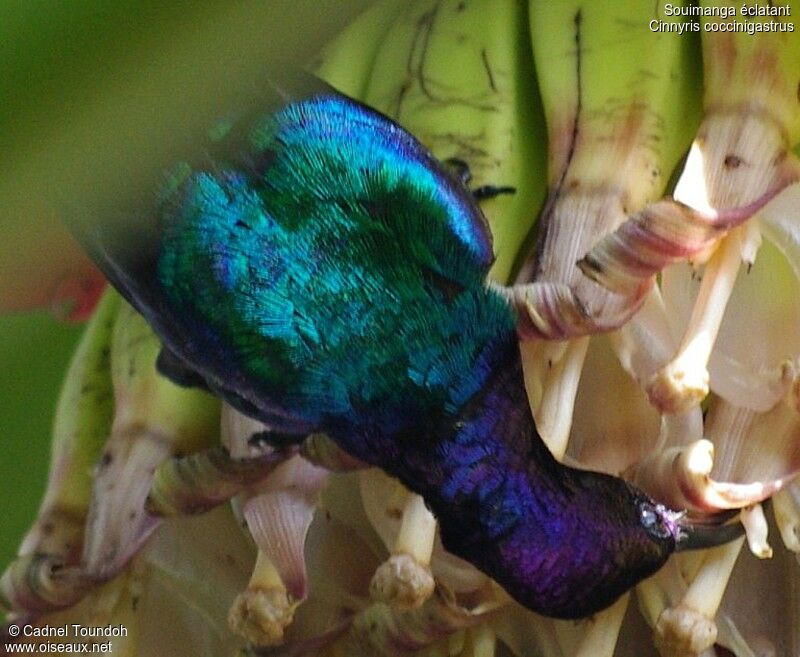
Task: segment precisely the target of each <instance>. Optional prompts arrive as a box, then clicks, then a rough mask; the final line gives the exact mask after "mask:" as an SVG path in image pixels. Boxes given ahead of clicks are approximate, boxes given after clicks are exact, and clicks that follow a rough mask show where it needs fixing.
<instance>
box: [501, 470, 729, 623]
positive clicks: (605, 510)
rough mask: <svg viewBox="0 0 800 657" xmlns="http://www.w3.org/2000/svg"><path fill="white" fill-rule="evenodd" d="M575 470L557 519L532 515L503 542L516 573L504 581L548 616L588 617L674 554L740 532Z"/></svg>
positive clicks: (620, 482)
mask: <svg viewBox="0 0 800 657" xmlns="http://www.w3.org/2000/svg"><path fill="white" fill-rule="evenodd" d="M572 472H573V473H574V475H575V477H574V483H573V485H572V486H570V487H569V489H568V490H567V492H566V493H565V494H564V496H563V497H562V496H561V495H558V497H560V498H561V499H560V500H558V501H556V500H555V499H554V500H551V502H552V503H553V504H555V505H561V504H563V506H561V508H560V509H559V513H558V518H559V519H558V521H555V522H554V521H552V520H551V521H550V522H549V523H548V524H547V525H543V524H542V523H540V522H539V519H537V518H535V517H534V518H531V522H530V524H529V525H528V528H527V531H526V529H525V528H524V525H525V524H527V523H525V522H523V523H522V524H521V525H520V527H519V529H518V531H517V532H515V534H516V536H515V537H514V538H512V539H510V540H508V541H506V544H505V546H504V552H505V554H504V558H505V560H507V562H514V566H513V569H512V571H513V572H514V573H515V575H514V577H513V578H512V581H507V582H504V586H505V587H506V588H507V590H508V591H509V593H511V595H512V596H513V597H515V598H516V599H517V600H518V601H520V602H521V603H522V604H524V605H526V606H528V607H530V608H531V609H534V610H535V611H538V612H540V613H542V614H545V615H548V616H554V617H557V618H583V617H585V616H590V615H592V614H594V613H596V612H598V611H600V610H602V609H604V608H605V607H608V606H609V605H611V604H612V603H613V602H614V601H615V600H616V599H617V598H618V597H619V596H620V595H622V594H623V593H624V592H625V591H627V590H629V589H630V588H632V587H633V586H634V585H636V584H637V583H638V582H640V581H641V580H643V579H645V578H647V577H649V576H650V575H652V574H653V573H655V572H656V571H657V570H658V569H659V568H661V566H663V565H664V563H665V562H666V561H667V559H668V558H669V556H670V555H671V554H672V553H674V552H676V551H682V550H690V549H700V548H709V547H714V546H716V545H721V544H723V543H726V542H728V541H730V540H733V539H734V538H736V537H738V536H740V535H741V534H742V531H743V530H742V527H741V525H740V524H738V523H736V524H733V525H723V524H713V521H712V522H711V523H707V522H703V523H700V522H698V521H693V520H691V519H690V518H689V517H688V516H687V515H686V514H685V513H684V512H680V511H673V510H671V509H668V508H667V507H665V506H663V505H661V504H658V503H656V502H654V501H653V500H652V499H651V498H650V497H648V496H647V495H646V494H645V493H643V492H642V491H640V490H639V489H637V488H635V487H634V486H631V485H630V484H628V483H627V482H625V481H624V480H622V479H619V478H617V477H611V476H609V475H605V474H601V473H597V472H585V471H577V470H573V471H572ZM550 510H551V511H552V510H554V508H552V507H551V509H550ZM555 517H556V516H555V515H554V516H551V518H555ZM717 522H719V519H717ZM534 535H536V537H535V538H534Z"/></svg>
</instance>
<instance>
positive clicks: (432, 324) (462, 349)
mask: <svg viewBox="0 0 800 657" xmlns="http://www.w3.org/2000/svg"><path fill="white" fill-rule="evenodd" d="M300 80H301V82H300V83H295V84H294V85H293V88H292V90H291V92H288V91H287V90H286V89H287V87H286V86H274V85H272V84H271V83H270V84H265V85H264V86H265V89H266V90H267V92H268V93H265V95H263V96H262V97H261V98H259V99H257V100H256V101H254V102H253V103H252V104H251V105H250V106H249V107H247V108H245V110H244V111H242V112H240V113H239V115H238V116H235V115H232V116H231V118H230V119H229V120H227V121H225V122H222V123H221V124H220V125H218V126H217V128H215V130H214V131H213V135H214V138H213V139H211V140H210V141H207V140H203V145H202V146H196V147H194V148H193V149H191V150H193V151H194V152H193V154H192V155H191V157H190V158H189V159H185V160H183V161H178V162H177V163H174V164H173V165H172V166H171V167H170V170H169V173H168V174H167V175H166V176H165V177H164V178H163V179H162V182H161V184H160V189H159V191H158V193H157V194H151V195H148V194H144V195H143V196H142V195H141V194H139V195H136V194H134V196H136V198H137V200H136V201H131V200H127V199H121V200H120V202H119V204H118V205H117V206H115V207H108V208H97V209H94V210H93V211H91V212H87V213H84V214H83V219H82V220H80V221H75V222H73V225H74V227H75V231H76V234H77V235H78V236H79V238H80V239H81V241H82V242H83V243H84V245H85V246H86V247H87V249H88V250H89V251H90V253H91V254H92V255H93V257H94V258H95V260H96V262H97V263H98V264H99V265H100V266H101V268H102V269H103V270H104V272H105V273H106V275H107V276H108V278H109V279H110V280H111V282H112V283H113V284H114V286H115V287H117V288H118V289H119V290H120V292H122V294H123V295H124V296H125V297H126V298H127V299H128V300H129V301H130V302H131V303H132V304H133V305H134V306H135V307H136V308H137V309H138V310H139V311H140V312H141V313H142V314H143V315H144V316H145V317H146V318H147V319H148V320H149V321H150V323H151V324H152V325H153V327H154V329H155V330H156V332H157V333H158V334H159V336H160V337H161V339H162V341H163V343H164V349H165V350H164V352H163V355H162V358H161V366H162V369H163V370H164V371H165V372H166V373H167V374H168V375H169V376H171V377H172V378H173V379H175V380H177V381H178V382H182V383H189V384H202V385H205V386H206V387H208V388H209V389H211V390H212V391H214V392H215V393H217V394H218V395H219V396H221V397H222V398H224V399H225V400H226V401H227V402H229V403H231V404H232V405H234V406H235V407H237V408H238V409H239V410H241V411H243V412H244V413H246V414H248V415H250V416H252V417H255V418H257V419H259V420H261V421H262V422H264V423H265V424H267V425H268V426H269V427H270V428H271V429H272V430H273V431H274V432H275V433H276V434H279V435H280V436H281V437H282V440H286V437H287V436H289V437H293V436H294V437H296V438H297V440H300V439H302V437H303V436H305V435H306V434H307V433H309V432H312V431H324V432H325V433H327V434H328V435H330V436H331V437H332V438H333V440H335V441H336V442H337V443H338V445H339V446H340V447H342V448H343V449H344V450H345V451H347V452H349V453H350V454H352V455H353V456H355V457H357V458H359V459H361V460H363V461H365V462H367V463H370V464H373V465H376V466H379V467H381V468H383V469H384V470H385V471H387V472H389V473H390V474H392V475H394V476H396V477H398V478H399V479H400V480H401V481H402V482H403V483H404V484H405V485H406V486H407V487H408V488H410V489H411V490H413V491H416V492H418V493H420V494H421V495H422V496H423V497H424V498H425V500H426V502H427V503H428V505H429V506H430V508H431V509H432V511H433V513H434V514H435V515H436V517H437V518H438V520H439V523H440V527H441V535H442V539H443V541H444V544H445V546H446V547H447V548H448V549H449V550H450V551H451V552H453V553H455V554H457V555H459V556H461V557H463V558H465V559H467V560H469V561H470V562H472V563H473V564H474V565H475V566H477V567H478V568H480V569H481V570H483V571H484V572H486V573H487V574H489V575H490V576H491V577H493V578H494V579H496V580H497V581H498V582H499V583H500V584H501V585H503V586H504V587H505V588H506V589H507V590H508V592H509V593H510V594H511V595H512V596H513V597H515V598H516V599H517V600H518V601H520V602H521V603H522V604H524V605H526V606H528V607H529V608H531V609H533V610H535V611H538V612H540V613H543V614H547V615H551V616H557V617H564V618H575V617H580V616H585V615H588V614H591V613H593V612H595V611H597V610H599V609H602V608H603V607H605V606H607V605H609V604H611V602H613V601H614V599H616V598H617V597H618V596H619V595H620V594H621V593H623V592H624V591H625V590H627V589H628V588H630V587H631V586H633V585H634V584H635V583H636V582H638V581H639V580H640V579H642V578H643V577H646V576H648V575H650V574H651V573H653V572H654V571H655V570H656V569H658V568H659V567H660V566H661V565H662V564H663V563H664V562H665V561H666V559H667V557H668V556H669V555H670V554H671V553H672V552H673V551H675V550H676V549H677V548H679V547H683V546H690V545H692V544H693V541H694V540H695V539H696V538H697V536H698V535H699V534H700V532H698V531H696V530H695V528H693V527H691V526H689V524H688V523H687V522H685V520H681V519H680V514H678V513H674V512H672V511H669V510H667V509H665V508H664V507H662V506H659V505H657V504H655V503H654V502H653V501H652V500H650V499H649V498H648V497H647V496H646V495H645V494H644V493H642V492H640V491H639V490H637V489H635V488H633V487H632V486H630V485H629V484H627V483H625V482H624V481H623V480H621V479H618V478H615V477H611V476H608V475H604V474H599V473H594V472H585V471H580V470H575V469H572V468H569V467H566V466H564V465H562V464H560V463H558V462H557V461H556V460H555V459H554V458H553V457H552V456H551V454H550V453H549V451H548V450H547V448H546V446H545V445H544V444H543V442H542V440H541V438H540V437H539V435H538V434H537V432H536V428H535V425H534V421H533V417H532V416H531V413H530V409H529V407H528V400H527V396H526V394H525V389H524V385H523V378H522V371H521V364H520V355H519V350H518V345H517V336H516V316H515V311H514V310H513V309H512V307H511V306H509V304H508V303H507V301H506V299H505V298H504V297H503V295H501V294H499V293H498V292H497V291H495V290H493V289H492V288H491V287H489V286H487V284H486V278H485V277H486V274H487V271H488V269H489V266H490V264H491V263H492V259H493V255H492V246H491V236H490V233H489V230H488V228H487V224H486V222H485V219H484V217H483V215H482V214H481V211H480V210H479V208H478V207H477V205H476V204H475V202H474V200H473V198H472V196H471V195H470V193H469V192H468V191H467V190H466V189H464V187H463V186H462V185H461V184H460V182H459V181H457V180H456V179H454V178H452V177H451V176H450V175H449V173H448V171H447V170H446V169H445V168H444V167H443V166H441V165H440V164H439V163H438V162H437V161H436V160H435V159H434V158H433V157H432V156H431V155H430V154H429V153H428V152H427V151H426V150H425V149H424V148H423V147H422V146H421V145H420V144H419V143H418V142H417V141H416V140H415V139H414V138H413V137H411V136H410V135H409V134H408V133H406V132H405V131H403V130H402V129H401V128H400V127H399V126H397V125H396V124H394V123H393V122H392V121H391V120H389V119H387V118H386V117H385V116H383V115H381V114H379V113H377V112H375V111H373V110H371V109H369V108H367V107H365V106H363V105H361V104H359V103H357V102H354V101H352V100H350V99H348V98H346V97H344V96H342V95H340V94H338V93H336V92H334V91H333V90H331V89H329V88H328V87H326V86H324V85H323V84H321V83H319V82H318V81H316V80H314V79H306V78H300ZM142 198H143V199H145V200H144V201H142V200H141V199H142ZM732 531H735V530H731V528H729V527H724V528H718V529H717V530H716V531H715V532H714V533H713V536H712V537H711V541H710V542H719V541H723V540H727V539H729V538H730V537H731V533H732Z"/></svg>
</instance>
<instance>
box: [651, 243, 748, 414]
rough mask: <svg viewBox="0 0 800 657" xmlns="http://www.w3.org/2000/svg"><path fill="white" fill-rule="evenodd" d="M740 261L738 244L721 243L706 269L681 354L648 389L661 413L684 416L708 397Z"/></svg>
mask: <svg viewBox="0 0 800 657" xmlns="http://www.w3.org/2000/svg"><path fill="white" fill-rule="evenodd" d="M740 260H741V255H740V248H739V240H738V237H737V236H735V235H733V234H732V235H730V236H728V237H726V238H725V239H724V240H722V242H721V244H720V245H719V248H718V249H717V251H716V253H714V255H713V256H712V257H711V260H709V262H708V264H707V265H706V269H705V273H704V275H703V282H702V283H701V285H700V291H699V293H698V295H697V300H696V302H695V305H694V309H693V310H692V315H691V318H690V320H689V326H688V328H687V329H686V333H685V335H684V337H683V341H682V342H681V345H680V347H679V348H678V353H677V354H676V356H675V357H674V358H673V359H672V361H671V362H670V363H668V364H667V365H666V366H664V367H663V368H662V369H661V370H659V371H658V372H656V374H655V375H653V377H652V378H651V379H650V382H649V383H648V386H647V393H648V395H649V397H650V401H651V402H652V403H653V405H654V406H656V408H658V409H659V410H660V411H661V412H662V413H670V414H672V413H684V412H687V411H689V410H690V409H691V408H692V407H693V406H695V405H696V404H699V403H700V402H701V401H702V400H703V398H704V397H705V396H706V395H707V394H708V369H707V367H708V359H709V358H710V356H711V350H712V348H713V347H714V343H715V341H716V339H717V334H718V333H719V329H720V325H721V324H722V318H723V316H724V314H725V308H726V306H727V304H728V300H729V299H730V296H731V293H732V292H733V285H734V283H735V281H736V275H737V274H738V272H739V263H740Z"/></svg>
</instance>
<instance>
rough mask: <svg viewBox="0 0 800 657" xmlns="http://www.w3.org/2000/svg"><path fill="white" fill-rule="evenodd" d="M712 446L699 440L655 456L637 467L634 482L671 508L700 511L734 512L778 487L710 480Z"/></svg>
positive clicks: (712, 455) (756, 483)
mask: <svg viewBox="0 0 800 657" xmlns="http://www.w3.org/2000/svg"><path fill="white" fill-rule="evenodd" d="M713 465H714V445H713V444H712V443H711V442H710V441H708V440H705V439H703V440H698V441H696V442H694V443H691V444H690V445H687V446H685V447H672V448H670V449H666V450H663V451H662V452H659V453H656V454H654V455H652V456H650V457H648V458H647V459H645V460H644V461H642V463H640V464H639V465H638V466H637V468H636V474H635V478H636V482H637V483H638V484H639V485H640V486H641V487H642V488H644V489H645V490H646V491H647V492H648V493H650V495H652V496H653V497H655V498H656V499H658V500H661V501H662V502H664V503H665V504H667V505H669V506H671V507H673V508H677V509H680V508H688V509H691V510H696V511H700V512H709V511H711V512H713V511H719V510H721V509H736V508H741V507H743V506H747V505H748V504H753V503H755V502H759V501H761V500H764V499H766V498H767V497H769V496H770V495H772V494H773V493H774V492H775V491H776V490H778V488H779V484H776V483H774V482H771V483H763V482H753V483H750V484H733V483H729V482H720V481H716V480H714V479H712V478H711V476H710V475H711V470H712V468H713Z"/></svg>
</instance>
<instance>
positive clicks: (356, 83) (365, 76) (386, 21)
mask: <svg viewBox="0 0 800 657" xmlns="http://www.w3.org/2000/svg"><path fill="white" fill-rule="evenodd" d="M402 7H403V3H402V2H401V1H400V0H378V2H375V3H374V4H373V5H372V6H371V7H370V8H369V9H367V10H366V11H365V12H364V13H363V14H361V15H360V16H359V17H358V18H357V19H356V20H354V21H353V22H352V23H350V25H348V26H347V27H346V28H345V29H344V30H342V31H341V32H340V33H339V34H338V35H337V36H336V37H335V38H334V39H333V40H331V41H330V42H329V43H328V44H326V45H325V47H324V48H323V49H322V51H321V52H320V54H319V55H318V56H317V58H316V59H315V60H314V62H313V63H312V64H311V67H310V68H311V69H312V71H313V72H314V73H315V74H316V75H318V76H319V77H320V78H322V79H323V80H325V81H326V82H327V83H328V84H331V85H333V86H334V87H335V88H336V89H338V90H339V91H341V92H342V93H343V94H346V95H348V96H351V97H353V98H363V97H364V94H365V92H366V90H367V84H368V83H369V79H370V74H371V72H372V67H373V64H374V62H375V53H376V52H377V51H378V49H379V48H380V46H381V42H382V41H383V40H384V38H385V37H386V34H387V32H388V31H389V29H390V28H391V26H392V23H393V21H394V19H395V16H397V14H398V12H399V11H400V10H401V9H402Z"/></svg>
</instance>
